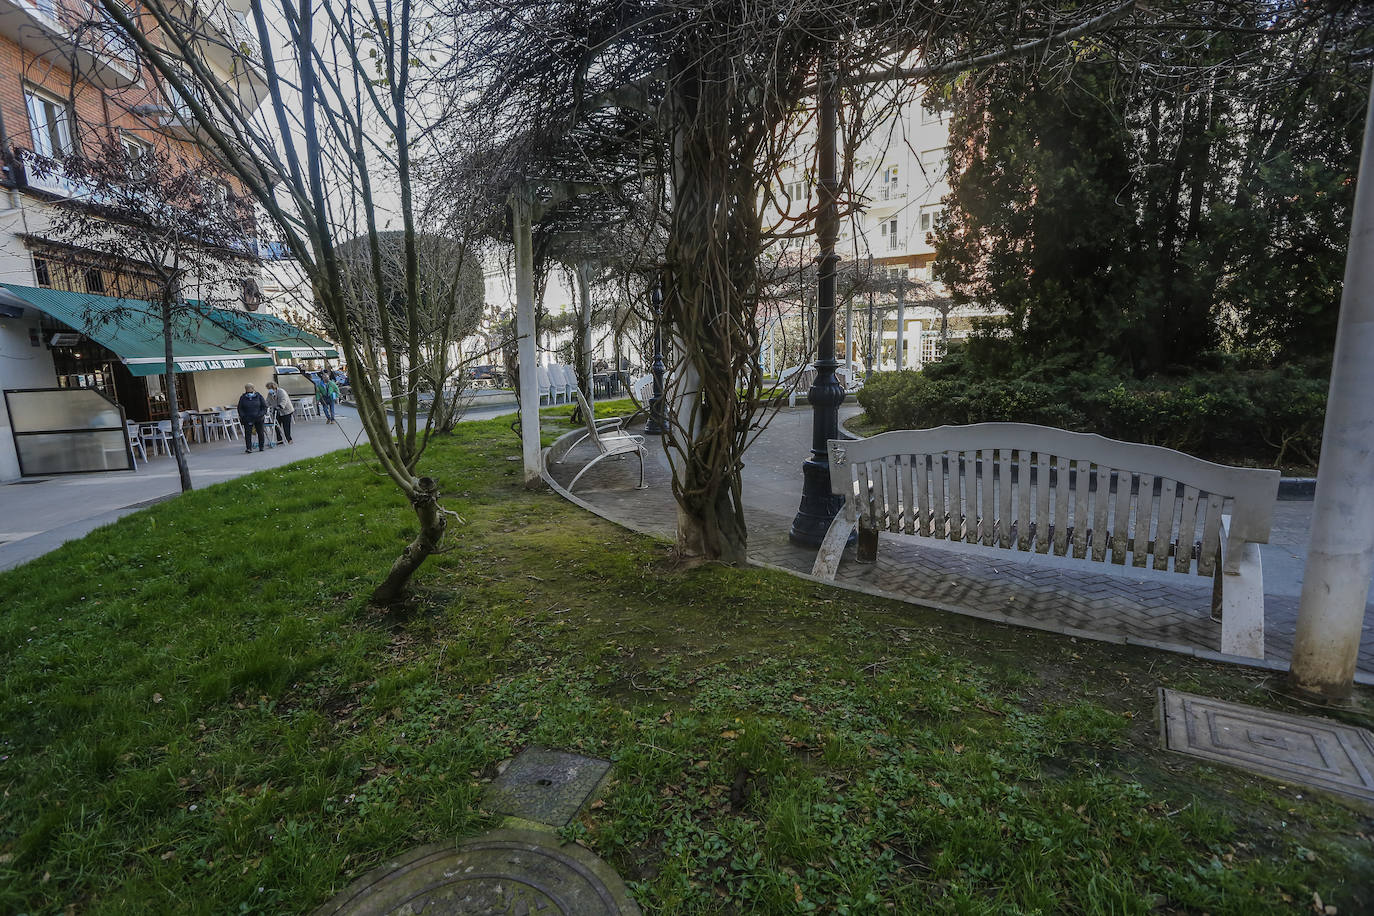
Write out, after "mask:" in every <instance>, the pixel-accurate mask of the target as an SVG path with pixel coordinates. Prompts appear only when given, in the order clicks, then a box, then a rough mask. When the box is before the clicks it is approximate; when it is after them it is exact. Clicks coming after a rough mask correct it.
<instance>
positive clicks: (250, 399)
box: [239, 385, 267, 453]
mask: <svg viewBox="0 0 1374 916" xmlns="http://www.w3.org/2000/svg"><path fill="white" fill-rule="evenodd" d="M266 418H267V402H266V401H265V400H263V397H262V395H260V394H258V392H257V391H256V390H255V389H254V388H253V386H252V385H244V386H243V394H242V395H241V396H240V397H239V422H240V423H242V424H243V444H244V445H246V446H247V448H246V449H244V452H245V453H251V452H252V451H253V431H254V430H257V433H258V451H262V447H263V444H264V443H265V442H266V440H267V430H266V429H265V428H264V423H263V421H264V420H266Z"/></svg>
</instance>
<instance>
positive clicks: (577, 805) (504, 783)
mask: <svg viewBox="0 0 1374 916" xmlns="http://www.w3.org/2000/svg"><path fill="white" fill-rule="evenodd" d="M610 768H611V762H610V761H609V760H601V759H599V758H596V757H583V756H582V755H580V754H570V753H567V752H566V751H555V750H549V749H548V748H542V747H535V746H530V747H527V748H525V749H524V750H523V751H521V752H520V753H519V754H517V755H515V758H514V759H513V760H511V762H510V763H509V764H508V765H507V766H506V768H505V770H503V771H502V773H501V775H500V776H498V777H496V778H495V779H494V780H492V783H491V786H490V787H489V788H488V789H487V793H486V796H485V797H484V798H483V800H482V804H483V807H485V808H486V809H487V810H488V811H492V812H495V813H496V814H509V815H514V816H515V817H520V818H524V819H525V820H527V821H536V822H538V823H540V824H548V825H549V826H551V827H563V826H566V825H567V824H568V823H570V822H571V821H572V819H573V818H574V817H576V816H577V812H579V811H581V810H582V806H583V805H584V804H586V803H587V800H588V799H589V798H590V797H591V795H592V793H593V792H594V791H595V790H596V787H597V785H598V784H599V783H600V782H601V779H602V777H604V776H605V775H606V773H607V772H609V771H610Z"/></svg>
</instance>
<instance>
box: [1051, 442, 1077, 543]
mask: <svg viewBox="0 0 1374 916" xmlns="http://www.w3.org/2000/svg"><path fill="white" fill-rule="evenodd" d="M1055 463H1056V465H1057V467H1058V470H1057V471H1056V473H1055V480H1054V555H1055V556H1057V557H1062V556H1064V555H1065V554H1067V553H1068V550H1069V491H1070V486H1069V482H1070V480H1072V477H1071V468H1072V465H1073V461H1072V460H1071V459H1069V458H1068V457H1066V456H1064V455H1060V456H1058V458H1057V459H1056V462H1055Z"/></svg>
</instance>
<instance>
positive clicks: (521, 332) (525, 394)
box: [510, 191, 542, 487]
mask: <svg viewBox="0 0 1374 916" xmlns="http://www.w3.org/2000/svg"><path fill="white" fill-rule="evenodd" d="M510 209H511V227H512V234H513V235H514V237H515V333H516V335H517V337H518V338H519V347H520V350H519V352H520V452H521V455H522V456H523V458H524V465H525V486H527V487H529V486H536V485H538V484H539V483H540V481H541V480H542V478H541V477H540V476H539V378H538V375H537V374H536V373H535V352H536V349H537V348H536V341H535V327H534V240H533V236H532V230H531V224H532V222H533V221H534V203H533V202H532V201H531V200H530V199H529V197H528V196H526V194H525V193H524V192H523V191H520V192H516V193H515V194H512V195H511V198H510Z"/></svg>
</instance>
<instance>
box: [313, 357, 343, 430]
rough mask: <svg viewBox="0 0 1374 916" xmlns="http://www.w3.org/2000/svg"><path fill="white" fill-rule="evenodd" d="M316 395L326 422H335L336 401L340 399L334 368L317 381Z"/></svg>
mask: <svg viewBox="0 0 1374 916" xmlns="http://www.w3.org/2000/svg"><path fill="white" fill-rule="evenodd" d="M315 397H316V398H317V399H318V400H319V402H320V410H321V411H322V412H323V413H324V416H325V423H333V422H334V403H335V402H336V401H338V399H339V383H338V382H336V381H334V370H333V369H330V370H328V371H327V372H325V374H324V375H323V376H321V377H320V380H319V381H317V382H316V383H315Z"/></svg>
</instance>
